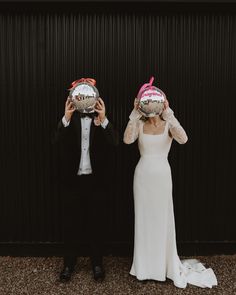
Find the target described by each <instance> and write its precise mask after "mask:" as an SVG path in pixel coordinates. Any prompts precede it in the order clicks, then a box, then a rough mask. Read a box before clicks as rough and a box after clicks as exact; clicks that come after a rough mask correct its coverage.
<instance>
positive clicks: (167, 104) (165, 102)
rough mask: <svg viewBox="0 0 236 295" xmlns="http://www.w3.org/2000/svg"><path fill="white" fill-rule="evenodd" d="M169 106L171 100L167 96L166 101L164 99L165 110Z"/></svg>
mask: <svg viewBox="0 0 236 295" xmlns="http://www.w3.org/2000/svg"><path fill="white" fill-rule="evenodd" d="M168 107H169V101H168V100H167V98H166V99H165V101H164V110H163V111H165V110H166V109H168Z"/></svg>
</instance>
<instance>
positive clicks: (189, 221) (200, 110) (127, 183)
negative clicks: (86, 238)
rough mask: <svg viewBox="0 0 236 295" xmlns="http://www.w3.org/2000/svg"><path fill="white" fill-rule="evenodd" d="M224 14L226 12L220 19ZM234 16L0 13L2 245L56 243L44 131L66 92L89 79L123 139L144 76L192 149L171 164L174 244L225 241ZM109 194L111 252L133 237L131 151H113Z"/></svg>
mask: <svg viewBox="0 0 236 295" xmlns="http://www.w3.org/2000/svg"><path fill="white" fill-rule="evenodd" d="M224 10H226V9H224ZM233 11H234V10H231V9H230V6H229V9H228V12H227V11H224V12H220V11H216V12H211V11H209V10H207V11H204V10H203V11H202V10H201V9H199V11H198V10H196V11H189V12H188V10H186V9H185V10H184V11H183V12H181V11H179V10H178V11H176V12H175V11H173V10H172V11H171V12H170V11H169V10H168V9H167V8H166V7H165V8H162V9H158V8H155V7H153V9H152V10H151V11H146V10H144V11H142V9H137V11H136V10H135V9H134V11H133V12H128V11H127V12H126V11H125V10H124V11H115V10H114V9H113V8H112V6H106V9H105V10H103V9H98V10H96V8H93V9H92V10H91V7H88V8H86V7H84V8H81V9H80V8H77V9H75V10H71V11H70V10H69V9H68V7H67V8H66V6H65V11H63V9H58V10H57V7H55V8H54V10H51V9H50V10H48V9H47V7H46V6H45V8H43V9H39V11H37V9H33V10H32V11H30V9H29V10H26V11H24V10H23V9H20V10H19V11H18V10H17V8H16V9H13V10H12V9H6V8H4V11H3V12H2V13H0V65H1V73H0V75H1V76H0V121H1V123H0V134H1V146H0V149H1V152H0V155H1V156H0V167H1V196H0V227H1V235H0V241H1V243H9V242H10V243H12V242H13V243H19V244H21V243H31V242H35V243H36V244H37V243H46V242H50V243H61V242H63V237H62V222H61V216H62V197H61V196H60V192H59V186H58V185H57V183H56V175H57V162H56V156H55V154H56V152H57V151H56V150H55V147H53V145H52V144H51V138H52V134H53V130H54V129H55V128H56V125H57V121H58V120H59V119H60V118H61V116H62V115H63V110H64V102H65V99H66V96H67V93H68V92H67V90H66V89H67V88H68V86H69V85H70V83H71V82H72V81H73V80H75V79H76V78H80V77H86V76H89V77H95V78H96V80H97V86H98V88H99V91H100V93H101V96H102V97H103V98H104V100H105V102H106V104H107V113H108V117H109V118H110V119H111V120H112V121H113V122H114V123H115V125H116V127H117V128H118V129H119V131H120V134H121V139H122V134H123V131H124V128H125V126H126V123H127V120H128V116H129V113H130V111H131V110H132V104H133V99H134V97H135V95H136V93H137V91H138V88H139V87H140V85H141V84H142V83H144V82H145V81H147V80H148V79H149V77H150V76H151V75H154V76H155V77H156V80H155V81H156V84H157V85H158V86H159V87H160V88H161V89H163V91H164V92H165V93H166V94H167V97H168V99H169V102H170V105H171V107H172V108H173V109H174V111H175V114H176V116H177V118H178V119H179V120H180V122H181V123H182V125H183V126H184V127H185V129H186V131H187V134H188V136H189V142H188V143H187V144H186V145H185V146H179V145H178V144H176V143H174V144H173V146H172V150H171V154H170V164H171V167H172V174H173V183H174V205H175V214H176V227H177V238H178V241H179V242H187V241H189V242H196V241H200V242H204V241H205V242H213V243H214V242H224V243H225V242H227V241H229V242H233V241H236V233H235V226H234V224H235V171H234V169H235V168H234V167H235V164H236V163H235V152H234V151H235V148H236V146H235V143H234V142H235V140H234V136H235V133H236V128H235V114H236V113H235V97H236V90H235V81H236V14H235V13H234V12H233ZM114 157H115V163H116V164H115V167H111V168H112V169H113V170H112V171H113V176H112V179H111V184H112V188H113V191H112V190H110V201H109V202H108V204H107V208H104V212H109V213H108V215H109V221H110V225H109V235H108V236H107V242H108V243H109V244H110V245H118V244H128V245H129V244H130V243H132V235H133V203H132V177H133V170H134V167H135V164H136V163H137V161H138V152H137V147H136V146H135V145H134V146H125V145H124V144H123V143H122V141H121V143H120V146H119V148H118V149H117V152H116V154H115V155H114Z"/></svg>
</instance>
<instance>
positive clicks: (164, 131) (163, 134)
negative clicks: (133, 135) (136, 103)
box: [141, 121, 167, 136]
mask: <svg viewBox="0 0 236 295" xmlns="http://www.w3.org/2000/svg"><path fill="white" fill-rule="evenodd" d="M144 124H145V122H143V124H142V126H141V127H142V128H141V131H142V134H144V135H151V136H162V135H164V134H165V132H166V125H167V121H165V127H164V131H163V132H162V133H160V134H149V133H144V132H143V127H144Z"/></svg>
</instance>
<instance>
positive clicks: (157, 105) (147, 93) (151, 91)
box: [137, 77, 166, 117]
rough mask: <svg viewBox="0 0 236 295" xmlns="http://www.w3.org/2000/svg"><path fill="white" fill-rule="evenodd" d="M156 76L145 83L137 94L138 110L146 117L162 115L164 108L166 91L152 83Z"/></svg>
mask: <svg viewBox="0 0 236 295" xmlns="http://www.w3.org/2000/svg"><path fill="white" fill-rule="evenodd" d="M153 81H154V77H151V79H150V81H149V83H146V84H144V85H143V86H142V87H141V88H140V90H139V93H138V95H137V99H138V110H139V112H140V113H141V114H142V115H143V116H145V117H155V116H157V115H160V114H161V113H162V111H163V109H164V101H165V99H166V95H165V93H164V92H163V91H162V90H161V89H159V88H157V87H155V86H153V85H152V83H153Z"/></svg>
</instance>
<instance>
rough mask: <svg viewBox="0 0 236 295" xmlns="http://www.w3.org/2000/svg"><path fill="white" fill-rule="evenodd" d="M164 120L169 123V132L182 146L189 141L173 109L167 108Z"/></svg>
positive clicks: (163, 115)
mask: <svg viewBox="0 0 236 295" xmlns="http://www.w3.org/2000/svg"><path fill="white" fill-rule="evenodd" d="M162 118H163V119H164V120H165V121H167V122H168V123H169V130H170V133H171V135H172V136H173V138H174V139H175V140H176V141H177V142H178V143H180V144H184V143H186V142H187V140H188V137H187V134H186V132H185V131H184V128H183V127H182V126H181V125H180V123H179V121H178V120H177V119H176V118H175V116H174V112H173V111H172V109H171V108H167V109H166V110H164V111H163V113H162Z"/></svg>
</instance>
